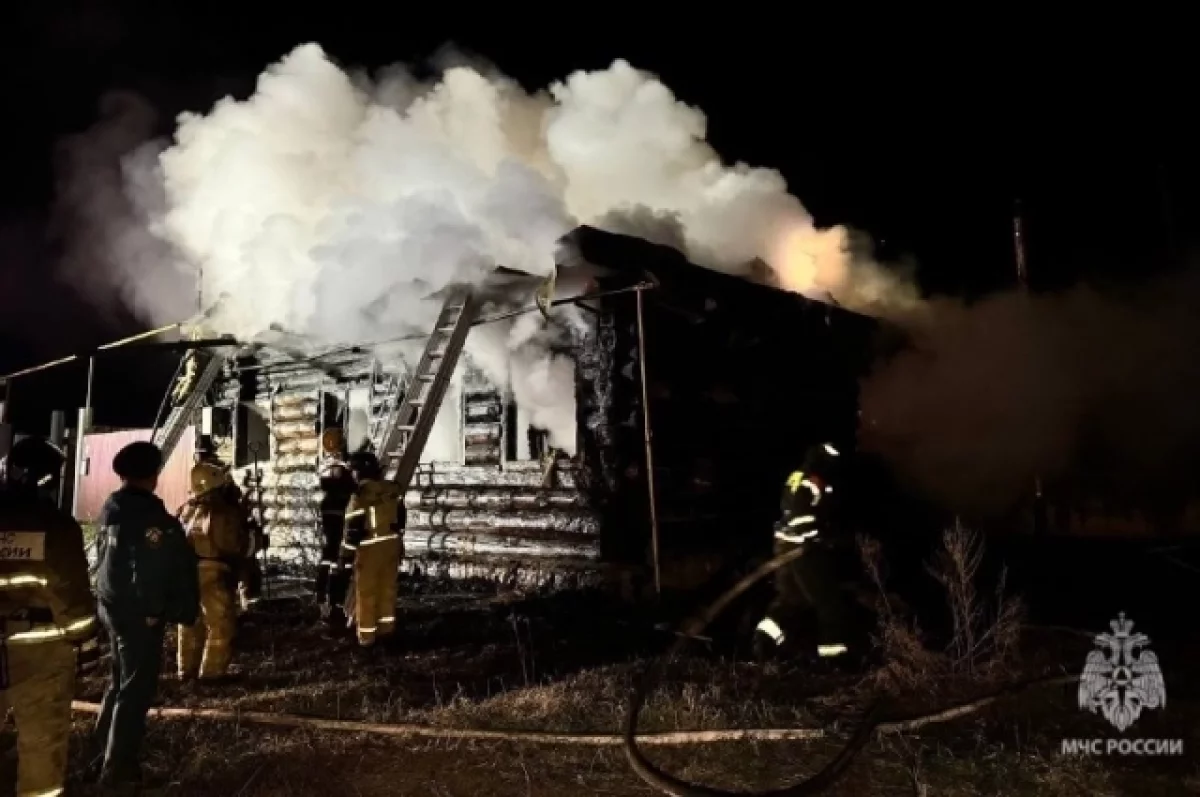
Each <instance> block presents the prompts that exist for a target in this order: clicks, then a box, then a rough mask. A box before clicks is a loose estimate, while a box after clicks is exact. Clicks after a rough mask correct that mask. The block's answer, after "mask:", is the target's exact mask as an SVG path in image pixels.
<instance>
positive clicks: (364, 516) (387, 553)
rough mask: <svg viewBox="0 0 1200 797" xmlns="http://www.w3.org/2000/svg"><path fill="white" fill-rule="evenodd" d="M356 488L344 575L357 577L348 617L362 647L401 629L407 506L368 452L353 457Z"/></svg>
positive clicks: (344, 545)
mask: <svg viewBox="0 0 1200 797" xmlns="http://www.w3.org/2000/svg"><path fill="white" fill-rule="evenodd" d="M350 471H351V473H352V474H353V475H354V481H355V484H356V488H355V490H354V496H353V497H352V498H351V499H350V505H349V507H347V509H346V531H345V537H344V539H343V540H342V550H341V554H340V557H339V560H340V561H339V567H338V570H339V572H342V573H345V572H352V573H353V586H352V587H351V590H350V594H349V595H348V596H347V598H346V616H347V618H348V619H349V620H350V622H352V623H353V624H354V625H355V627H356V628H357V633H358V644H359V646H360V647H363V648H369V647H372V646H374V644H375V641H376V639H379V638H387V637H390V636H392V634H393V633H394V632H395V630H396V590H397V584H396V580H397V578H398V577H399V574H400V559H401V557H402V556H403V554H404V544H403V539H402V537H401V531H402V530H403V528H404V502H403V500H402V499H401V498H400V488H399V487H398V486H397V485H395V484H393V483H392V482H389V481H386V480H385V479H384V478H383V468H382V467H380V464H379V459H378V458H377V457H376V456H375V455H374V454H372V453H371V452H369V451H359V452H356V453H355V454H354V455H353V456H351V457H350Z"/></svg>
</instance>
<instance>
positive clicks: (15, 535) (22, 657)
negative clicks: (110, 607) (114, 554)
mask: <svg viewBox="0 0 1200 797" xmlns="http://www.w3.org/2000/svg"><path fill="white" fill-rule="evenodd" d="M62 463H63V454H62V452H61V451H59V450H58V449H57V448H56V447H54V446H53V445H51V444H50V443H49V442H47V441H46V440H44V439H42V438H36V437H32V438H30V437H27V438H25V439H23V440H20V441H18V442H17V443H16V444H15V445H14V446H13V447H12V450H11V451H9V453H8V456H7V457H6V458H5V459H4V461H3V462H2V463H0V464H3V466H4V467H3V472H4V475H3V479H2V480H0V713H7V712H8V711H9V710H11V711H12V712H13V715H14V718H15V719H16V725H17V755H18V759H19V763H18V770H17V781H18V784H17V794H62V793H64V792H63V789H64V786H63V781H64V778H65V776H66V769H67V742H68V739H69V738H70V735H71V698H72V697H73V696H74V691H75V675H76V672H77V670H90V669H92V668H94V667H95V665H96V662H97V660H98V658H99V647H98V646H97V644H96V629H97V623H96V617H95V615H96V605H95V602H94V600H93V598H92V593H91V590H90V588H89V585H88V566H87V557H86V555H85V553H84V544H83V531H82V530H81V529H80V527H79V524H78V523H76V522H75V521H74V520H73V519H72V518H71V517H70V516H69V515H67V514H65V513H64V512H62V511H60V510H59V509H58V508H57V507H56V506H55V505H54V504H53V503H52V502H50V501H48V500H46V499H45V498H44V497H43V496H42V495H40V494H39V488H44V487H46V486H47V485H49V484H51V483H52V482H53V480H54V479H55V478H57V477H58V474H59V473H60V472H61V468H62Z"/></svg>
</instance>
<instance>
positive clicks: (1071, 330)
mask: <svg viewBox="0 0 1200 797" xmlns="http://www.w3.org/2000/svg"><path fill="white" fill-rule="evenodd" d="M1198 300H1200V275H1198V274H1196V273H1189V274H1185V275H1182V276H1180V275H1172V276H1167V277H1160V278H1158V279H1157V280H1154V281H1152V282H1149V283H1146V284H1144V285H1142V286H1141V287H1138V288H1132V287H1128V286H1126V287H1122V288H1120V289H1119V290H1117V289H1115V288H1112V289H1109V290H1106V291H1102V290H1099V289H1097V288H1094V287H1088V286H1079V287H1076V288H1073V289H1071V290H1069V291H1065V292H1061V293H1056V294H1046V295H1034V296H1029V295H1026V294H1023V293H1016V292H1007V293H1002V294H996V295H993V296H991V297H989V298H986V299H984V300H982V301H980V302H978V303H975V304H970V305H968V304H965V303H962V302H958V301H952V300H942V299H938V300H931V301H929V302H928V303H925V304H923V305H921V306H920V308H919V310H917V311H915V312H914V313H913V314H910V315H907V316H903V317H901V318H898V319H897V320H899V321H901V322H902V323H903V326H904V328H905V330H906V331H907V332H908V333H909V334H910V335H911V344H912V345H911V346H910V347H908V348H907V349H906V350H905V351H903V352H902V353H900V354H899V355H898V356H896V357H894V358H892V359H890V360H888V361H886V362H883V363H880V364H879V365H878V366H877V368H876V370H875V371H874V373H872V374H871V375H870V377H869V378H867V379H866V380H865V381H864V383H863V389H862V417H863V420H864V424H863V434H862V442H863V444H864V446H865V447H867V448H868V449H871V450H874V451H876V452H879V453H882V454H883V455H884V456H886V458H887V459H888V460H890V461H891V462H892V463H893V465H894V466H896V468H897V469H898V470H899V471H900V472H901V473H903V474H905V475H906V476H908V477H909V478H910V479H911V480H912V481H913V482H914V483H915V484H916V485H917V486H919V487H920V488H922V489H923V490H924V491H926V492H927V493H928V494H929V495H931V496H933V497H934V498H936V499H939V500H940V502H941V503H943V504H944V505H946V506H949V507H953V508H954V509H957V510H959V511H963V512H975V513H981V514H990V513H993V512H998V511H1003V510H1006V509H1010V508H1012V507H1013V506H1014V504H1015V503H1016V502H1018V501H1020V500H1021V499H1023V498H1025V497H1027V496H1029V495H1030V494H1031V493H1032V490H1033V486H1034V480H1035V479H1038V478H1040V479H1042V480H1043V482H1044V483H1046V484H1050V485H1053V484H1054V482H1055V480H1056V479H1057V477H1060V476H1063V475H1064V474H1067V473H1071V474H1073V475H1074V476H1085V477H1087V478H1094V477H1096V476H1097V475H1099V477H1100V478H1102V479H1105V480H1106V481H1105V482H1102V484H1103V492H1104V493H1105V494H1106V495H1108V496H1110V497H1117V496H1120V497H1121V498H1122V500H1129V499H1130V498H1131V497H1133V498H1134V500H1135V501H1137V500H1142V499H1144V498H1146V497H1147V496H1153V497H1154V498H1156V499H1157V498H1162V497H1163V496H1164V495H1169V494H1170V493H1171V492H1172V491H1179V490H1180V489H1182V488H1188V487H1190V486H1191V485H1190V483H1189V482H1190V479H1191V477H1190V475H1189V474H1191V473H1193V472H1194V469H1195V465H1196V462H1195V446H1196V442H1197V441H1198V440H1200V416H1198V415H1197V413H1196V412H1195V408H1194V407H1195V395H1196V390H1197V389H1200V360H1197V358H1196V356H1195V352H1196V350H1197V345H1200V321H1198V320H1197V319H1196V316H1195V311H1194V308H1195V306H1196V302H1197V301H1198ZM1114 474H1115V478H1114ZM1138 496H1140V498H1138Z"/></svg>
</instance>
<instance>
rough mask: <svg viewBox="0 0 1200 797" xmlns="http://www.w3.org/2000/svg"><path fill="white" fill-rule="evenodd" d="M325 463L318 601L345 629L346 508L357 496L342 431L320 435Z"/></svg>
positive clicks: (333, 429) (333, 623) (325, 614)
mask: <svg viewBox="0 0 1200 797" xmlns="http://www.w3.org/2000/svg"><path fill="white" fill-rule="evenodd" d="M321 447H322V449H323V451H324V462H323V463H322V468H321V536H322V538H323V542H324V545H323V547H322V549H321V564H320V566H319V567H318V570H317V582H316V590H315V591H316V600H317V605H318V606H320V608H321V614H322V616H323V617H324V618H325V620H326V622H327V623H328V624H329V627H330V629H331V630H333V629H339V628H345V627H346V615H345V613H344V609H343V606H344V604H345V600H346V588H347V581H348V578H349V573H348V572H342V570H341V569H340V568H339V567H338V560H339V555H340V552H341V548H342V532H343V531H344V529H345V523H346V506H347V505H348V504H349V503H350V498H351V496H353V495H354V488H355V485H354V477H353V476H352V475H351V473H350V466H349V465H347V464H346V443H345V437H344V435H343V434H342V430H341V429H338V428H337V427H330V428H329V429H326V430H325V433H324V434H323V435H322V436H321Z"/></svg>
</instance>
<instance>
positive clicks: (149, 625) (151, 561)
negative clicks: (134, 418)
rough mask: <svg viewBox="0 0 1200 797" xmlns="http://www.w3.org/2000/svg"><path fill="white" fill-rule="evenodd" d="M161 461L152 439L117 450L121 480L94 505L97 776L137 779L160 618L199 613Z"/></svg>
mask: <svg viewBox="0 0 1200 797" xmlns="http://www.w3.org/2000/svg"><path fill="white" fill-rule="evenodd" d="M162 464H163V462H162V452H161V451H160V450H159V448H158V446H156V445H154V444H153V443H149V442H145V441H141V442H136V443H130V444H129V445H127V446H125V447H124V448H122V449H121V450H120V451H118V452H117V455H116V456H115V457H114V458H113V462H112V468H113V471H115V472H116V474H117V476H119V477H120V479H121V487H120V489H118V490H117V491H116V492H114V493H113V494H112V495H110V496H109V498H108V501H106V502H105V504H104V508H103V509H101V511H100V520H99V526H100V529H101V531H100V534H101V536H100V538H99V542H100V561H99V565H98V567H97V579H96V593H97V597H98V598H99V599H100V601H99V602H100V605H99V615H100V621H101V622H102V623H104V625H105V627H106V628H107V630H108V634H109V639H111V640H112V650H113V656H112V683H110V684H109V687H108V691H106V692H105V693H104V702H103V705H102V706H101V710H100V716H99V717H98V718H97V720H96V738H97V740H98V741H99V742H100V743H101V744H103V745H104V762H103V771H102V773H101V776H100V779H101V782H104V783H108V784H114V785H124V784H130V785H132V784H136V783H138V782H139V781H140V780H141V771H140V765H139V762H138V757H139V753H140V751H141V745H142V739H143V737H144V736H145V734H146V712H147V711H149V709H150V704H151V702H152V701H153V700H154V696H155V694H156V692H157V690H158V675H159V670H160V668H161V666H162V647H163V632H164V629H165V628H166V625H167V624H168V623H175V624H178V625H192V624H193V623H195V622H196V619H197V617H199V614H200V595H199V591H200V589H199V582H198V576H197V567H196V555H195V553H193V551H192V548H191V546H189V545H188V543H187V537H186V536H185V534H184V531H183V527H182V526H181V525H180V523H179V521H178V520H177V519H176V518H175V517H174V516H173V515H172V514H171V513H170V512H169V511H167V508H166V506H164V505H163V502H162V500H161V499H160V498H159V497H158V496H156V495H155V494H154V490H155V489H156V488H157V487H158V472H159V470H161V468H162Z"/></svg>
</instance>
